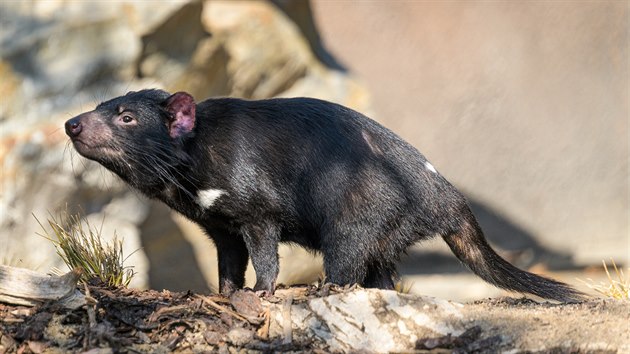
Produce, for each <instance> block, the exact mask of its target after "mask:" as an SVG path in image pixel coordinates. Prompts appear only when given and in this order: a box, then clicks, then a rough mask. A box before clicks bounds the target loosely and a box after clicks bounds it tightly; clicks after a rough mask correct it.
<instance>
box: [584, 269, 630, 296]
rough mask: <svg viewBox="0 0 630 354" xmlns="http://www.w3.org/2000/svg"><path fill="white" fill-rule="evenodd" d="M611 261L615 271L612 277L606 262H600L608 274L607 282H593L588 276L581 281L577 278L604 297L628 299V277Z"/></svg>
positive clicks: (629, 288)
mask: <svg viewBox="0 0 630 354" xmlns="http://www.w3.org/2000/svg"><path fill="white" fill-rule="evenodd" d="M611 263H612V266H613V269H614V271H615V277H614V278H613V276H611V274H610V272H609V271H608V266H607V265H606V262H605V261H602V264H603V265H604V271H606V275H607V276H608V283H605V282H600V283H599V284H595V281H593V279H590V278H586V280H587V281H583V280H581V279H578V280H580V281H581V282H582V283H584V284H585V285H586V286H588V287H589V288H590V289H593V290H595V291H596V292H598V293H600V294H602V295H604V296H605V297H609V298H613V299H618V300H626V301H630V277H626V276H625V275H624V274H623V269H621V268H618V267H617V265H616V264H615V261H613V260H612V259H611ZM615 278H616V279H615Z"/></svg>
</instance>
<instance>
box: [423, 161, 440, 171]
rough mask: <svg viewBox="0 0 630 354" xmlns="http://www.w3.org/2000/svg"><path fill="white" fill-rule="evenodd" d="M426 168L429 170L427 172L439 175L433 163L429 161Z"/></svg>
mask: <svg viewBox="0 0 630 354" xmlns="http://www.w3.org/2000/svg"><path fill="white" fill-rule="evenodd" d="M424 167H426V168H427V170H429V171H431V172H433V173H437V170H436V169H435V167H433V165H431V163H430V162H429V161H427V162H425V163H424Z"/></svg>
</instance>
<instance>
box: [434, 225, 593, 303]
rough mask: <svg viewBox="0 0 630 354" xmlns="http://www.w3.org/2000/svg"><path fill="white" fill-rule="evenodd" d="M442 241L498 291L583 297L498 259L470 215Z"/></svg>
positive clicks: (567, 299) (563, 298) (570, 299)
mask: <svg viewBox="0 0 630 354" xmlns="http://www.w3.org/2000/svg"><path fill="white" fill-rule="evenodd" d="M444 240H445V241H446V243H447V244H448V245H449V247H450V248H451V250H452V251H453V253H455V256H457V258H458V259H459V260H460V261H462V262H463V263H464V264H465V265H466V266H468V268H470V269H471V270H472V271H473V273H475V274H477V275H478V276H479V277H481V278H482V279H483V280H485V281H487V282H488V283H490V284H493V285H495V286H497V287H499V288H502V289H506V290H513V291H517V292H521V293H530V294H534V295H537V296H540V297H542V298H545V299H551V300H556V301H560V302H579V301H583V300H585V299H586V297H587V296H586V295H585V294H584V293H582V292H579V291H577V290H575V289H573V288H572V287H571V286H569V285H567V284H564V283H561V282H559V281H555V280H552V279H548V278H545V277H541V276H539V275H536V274H532V273H529V272H526V271H524V270H521V269H518V268H516V267H515V266H513V265H511V264H510V263H508V262H507V261H506V260H505V259H503V258H501V257H500V256H499V255H498V254H497V253H496V252H495V251H494V250H493V249H492V248H491V247H490V245H489V244H488V242H487V241H486V239H485V237H484V236H483V232H482V231H481V228H480V227H479V225H478V224H477V221H476V220H475V218H474V216H472V214H469V217H468V220H467V222H466V223H464V225H463V227H462V228H461V230H460V231H459V232H457V233H454V234H451V235H449V236H444Z"/></svg>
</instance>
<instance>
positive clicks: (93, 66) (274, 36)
mask: <svg viewBox="0 0 630 354" xmlns="http://www.w3.org/2000/svg"><path fill="white" fill-rule="evenodd" d="M305 5H308V4H307V3H305ZM0 24H1V26H2V31H0V74H1V75H2V80H0V97H1V98H0V99H1V100H2V101H1V102H0V103H1V104H0V122H1V123H2V129H0V161H2V171H1V175H0V180H1V183H2V193H0V243H1V244H2V245H3V247H2V250H1V251H0V252H4V253H0V258H1V259H3V260H4V261H6V260H7V259H9V260H13V261H12V262H17V263H21V264H22V265H27V266H30V267H35V268H43V269H48V268H49V267H51V266H57V267H59V266H61V265H62V264H61V261H60V259H59V258H58V257H57V256H56V255H55V251H54V248H53V246H52V244H51V243H50V242H48V241H46V240H45V239H44V238H42V237H40V236H38V235H37V234H38V233H42V230H41V226H40V225H39V224H38V222H37V220H36V219H35V217H36V218H38V219H39V220H40V221H42V222H43V223H44V224H45V219H46V218H47V217H48V216H49V215H53V216H56V215H58V214H59V213H61V212H66V211H68V212H70V213H82V214H83V215H84V216H85V217H86V218H87V220H89V222H90V224H91V225H93V226H97V228H101V229H102V233H103V237H106V238H107V237H113V235H114V233H116V234H118V236H119V237H122V238H124V239H125V240H126V241H125V244H126V247H125V253H126V254H132V253H133V252H134V251H136V250H138V249H140V250H139V251H138V252H135V253H133V256H132V257H133V258H131V259H130V260H129V263H131V264H133V265H134V266H136V271H137V272H138V273H139V275H138V276H137V278H136V280H135V282H134V283H132V285H135V286H141V287H142V286H144V287H146V286H149V287H156V288H169V289H175V290H178V289H179V290H185V289H193V290H201V291H208V289H209V288H210V287H212V286H213V285H214V284H216V256H215V254H214V253H213V252H214V251H213V246H212V244H211V242H210V241H209V240H208V239H207V237H206V236H205V235H204V234H203V233H202V232H201V231H200V230H199V228H198V227H196V226H195V225H191V224H190V223H189V222H187V221H185V220H183V218H180V217H178V216H176V215H174V214H173V213H172V212H170V211H169V210H168V209H167V208H165V207H164V206H162V205H160V204H157V203H155V202H152V201H149V200H147V199H146V198H144V197H142V196H139V195H138V194H137V193H136V192H133V191H131V190H130V189H129V188H128V187H127V186H126V185H125V184H124V183H122V182H121V181H120V180H119V179H118V178H117V177H115V176H114V175H113V174H111V173H109V172H107V171H106V170H105V169H104V168H102V167H100V166H99V165H98V164H96V163H93V162H90V161H87V160H85V159H83V158H82V157H80V156H78V154H76V153H75V152H74V151H73V149H72V147H71V146H70V145H68V144H67V138H66V136H65V134H64V131H63V122H64V121H65V120H67V119H68V118H70V117H72V116H73V115H75V114H78V113H80V112H82V111H86V110H89V109H92V108H93V107H94V106H95V105H96V104H97V103H98V102H99V101H104V100H106V99H109V98H112V97H114V96H118V95H121V94H124V93H125V92H127V91H131V90H138V89H141V88H148V87H156V88H163V89H166V90H169V91H178V90H185V91H189V92H191V93H192V94H193V95H194V96H195V98H196V99H197V100H202V99H205V98H207V97H210V96H226V95H231V96H238V97H245V98H268V97H273V96H290V95H305V96H313V97H320V98H324V99H328V100H331V101H336V102H339V103H341V104H345V105H348V106H351V107H353V108H355V109H358V110H360V111H364V112H366V111H369V99H368V95H367V91H366V90H365V89H364V88H363V87H362V86H361V84H359V83H358V82H357V81H356V80H355V79H353V78H352V77H351V76H350V75H348V74H347V73H343V72H338V71H334V70H331V69H329V68H327V67H326V66H325V65H323V64H322V63H321V62H320V61H319V60H318V59H317V58H316V56H315V55H314V54H313V52H312V51H311V47H310V46H309V44H308V43H307V40H305V39H304V37H303V34H302V33H301V32H300V30H299V28H298V26H296V24H295V23H294V22H293V21H292V20H291V19H290V18H289V17H288V16H287V15H286V14H285V13H284V12H283V11H281V10H280V9H279V8H278V7H277V6H276V5H274V4H272V3H270V2H264V1H261V2H232V1H188V0H175V1H163V2H159V4H158V3H154V2H137V1H119V2H80V1H74V2H66V1H54V0H53V1H51V0H39V1H32V2H28V3H25V2H13V1H11V2H2V3H0ZM101 224H102V227H100V226H101ZM280 253H281V256H282V258H283V260H282V262H283V263H282V264H283V266H282V269H283V270H281V275H280V281H281V282H294V281H295V282H309V281H312V280H314V279H316V278H317V277H319V276H320V272H321V261H318V260H313V262H312V264H314V268H313V267H312V266H309V264H311V263H309V262H304V261H300V262H299V265H294V266H291V265H289V266H285V265H284V264H285V263H286V262H291V259H292V258H294V257H292V256H295V255H296V254H298V255H299V257H302V258H303V259H304V258H305V259H313V257H312V256H310V255H308V254H307V253H306V252H303V251H301V250H296V249H291V248H283V249H281V251H280ZM300 267H305V268H307V269H303V270H302V269H301V268H300ZM294 269H299V271H287V270H294ZM298 273H299V274H302V275H303V276H296V274H298ZM182 274H186V275H187V276H182ZM248 274H249V275H248V278H249V279H248V281H251V280H250V279H251V278H252V271H251V269H250V271H249V273H248Z"/></svg>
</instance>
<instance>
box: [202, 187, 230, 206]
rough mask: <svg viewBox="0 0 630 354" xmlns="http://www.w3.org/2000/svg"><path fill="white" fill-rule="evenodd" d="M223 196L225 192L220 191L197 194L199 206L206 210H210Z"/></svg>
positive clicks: (205, 191)
mask: <svg viewBox="0 0 630 354" xmlns="http://www.w3.org/2000/svg"><path fill="white" fill-rule="evenodd" d="M223 194H225V191H222V190H220V189H206V190H200V191H198V192H197V204H199V205H201V207H202V208H205V209H207V208H210V207H211V206H213V205H214V202H216V201H217V199H219V197H221V196H222V195H223Z"/></svg>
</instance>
